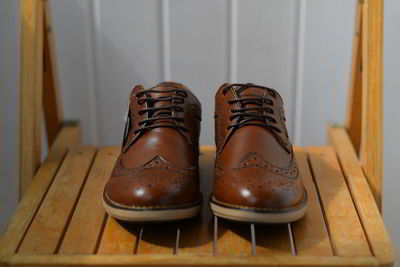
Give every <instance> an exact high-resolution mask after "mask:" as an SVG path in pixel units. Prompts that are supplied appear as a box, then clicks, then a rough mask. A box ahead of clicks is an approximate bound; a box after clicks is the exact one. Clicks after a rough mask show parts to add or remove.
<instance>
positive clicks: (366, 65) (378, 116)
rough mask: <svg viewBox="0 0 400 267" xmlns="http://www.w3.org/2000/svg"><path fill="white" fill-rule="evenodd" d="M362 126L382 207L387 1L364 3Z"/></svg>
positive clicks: (365, 162) (363, 149) (363, 150)
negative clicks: (384, 57) (384, 38)
mask: <svg viewBox="0 0 400 267" xmlns="http://www.w3.org/2000/svg"><path fill="white" fill-rule="evenodd" d="M362 9H363V11H362V47H363V49H362V68H363V71H362V123H361V143H360V153H359V158H360V161H361V165H362V167H363V170H364V172H365V175H366V177H367V179H368V182H369V185H370V187H371V190H372V193H373V195H374V198H375V201H376V203H377V205H378V207H379V208H380V209H381V210H382V197H383V0H366V1H364V3H363V4H362Z"/></svg>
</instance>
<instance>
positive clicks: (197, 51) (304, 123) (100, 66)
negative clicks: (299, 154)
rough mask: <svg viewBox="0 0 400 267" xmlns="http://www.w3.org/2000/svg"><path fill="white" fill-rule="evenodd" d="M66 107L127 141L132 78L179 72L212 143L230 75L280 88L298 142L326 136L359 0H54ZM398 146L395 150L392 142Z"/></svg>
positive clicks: (7, 18) (149, 81)
mask: <svg viewBox="0 0 400 267" xmlns="http://www.w3.org/2000/svg"><path fill="white" fill-rule="evenodd" d="M52 4H53V5H52V10H53V20H54V27H55V34H56V44H57V55H58V59H59V62H58V63H59V70H60V81H61V89H62V92H61V94H62V98H63V102H64V112H65V116H66V118H68V119H80V120H81V122H82V125H83V133H84V143H90V144H100V145H109V144H119V143H120V139H121V136H122V131H123V121H122V114H123V112H124V109H125V105H126V98H127V96H128V94H129V92H130V90H131V88H132V86H133V85H134V84H138V83H141V84H143V85H145V86H152V85H154V84H156V83H157V82H159V81H161V80H175V81H180V82H183V83H185V84H187V85H188V86H190V87H191V88H193V90H194V91H195V93H196V95H197V96H198V97H199V98H200V100H201V102H202V104H203V122H202V135H201V143H202V144H212V143H213V136H214V135H213V120H212V118H213V116H212V114H213V110H214V102H213V94H214V92H215V90H216V87H217V86H218V85H220V84H221V83H223V82H224V81H241V82H247V81H252V82H255V83H260V84H264V85H268V86H271V87H274V88H276V89H278V90H279V91H280V92H281V94H282V95H283V97H284V99H285V105H286V113H287V117H288V128H289V132H290V135H291V138H292V140H294V143H295V144H296V145H311V144H315V145H322V144H324V143H325V134H324V131H325V128H326V125H327V123H328V122H330V121H336V122H342V121H343V118H344V114H345V111H346V101H347V100H346V98H347V84H348V77H349V70H350V60H351V37H352V29H353V27H352V25H353V20H354V12H355V11H354V8H355V1H348V0H335V1H332V0H287V1H278V0H268V1H266V0H251V1H238V0H218V1H214V0H204V1H194V0H135V1H128V0H124V1H122V0H121V1H117V2H116V1H112V2H111V1H106V0H87V1H79V0H70V1H61V0H53V1H52ZM0 10H3V14H2V15H3V16H2V21H1V24H0V32H1V33H2V34H3V35H2V37H1V39H0V46H1V50H0V55H1V58H4V60H2V61H1V62H2V64H1V65H0V66H1V70H2V71H1V72H0V75H1V77H0V81H1V88H2V89H1V101H2V102H1V114H0V120H1V125H2V126H1V139H2V142H1V144H2V146H1V150H0V157H1V163H0V164H1V167H0V174H1V181H0V191H1V194H0V201H1V203H0V205H1V206H0V207H1V212H0V229H4V228H5V225H6V222H7V220H8V218H9V215H10V214H11V213H12V211H13V209H14V208H15V206H16V203H17V192H18V190H17V189H18V184H17V177H18V173H17V171H16V170H17V168H16V167H17V162H18V161H17V159H18V153H17V152H18V150H17V148H18V134H17V132H18V100H19V98H18V88H19V85H18V83H19V81H18V79H19V29H18V25H19V18H18V14H19V11H18V1H12V0H0ZM399 28H400V2H399V1H397V0H386V1H385V80H384V83H385V154H384V155H385V195H384V201H385V210H384V217H385V221H386V224H387V226H388V229H389V231H390V232H391V233H392V237H393V239H394V240H396V241H397V244H398V245H397V247H400V228H399V226H398V225H399V222H400V221H399V215H398V212H397V210H398V209H396V207H395V206H396V204H397V203H398V202H399V201H400V198H399V196H398V194H397V193H396V190H397V188H399V187H400V182H399V179H398V175H397V174H396V167H395V166H396V163H397V162H395V161H396V155H395V153H396V152H397V151H398V149H399V142H398V141H397V138H396V137H397V136H399V135H400V124H399V121H398V119H397V117H396V115H395V114H396V110H395V108H396V107H397V105H396V104H397V102H396V101H398V99H400V93H399V90H397V86H396V85H397V84H400V78H399V77H400V76H399V75H397V70H398V66H399V62H400V56H399V54H398V52H397V51H396V50H397V49H396V48H397V47H399V46H400V37H399ZM396 148H397V149H396Z"/></svg>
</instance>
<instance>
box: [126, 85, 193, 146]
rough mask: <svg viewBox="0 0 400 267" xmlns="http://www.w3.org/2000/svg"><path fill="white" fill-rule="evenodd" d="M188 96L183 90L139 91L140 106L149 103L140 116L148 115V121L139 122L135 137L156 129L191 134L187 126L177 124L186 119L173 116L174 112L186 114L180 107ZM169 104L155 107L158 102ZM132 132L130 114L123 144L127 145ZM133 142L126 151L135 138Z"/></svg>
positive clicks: (138, 100) (138, 101) (140, 112)
mask: <svg viewBox="0 0 400 267" xmlns="http://www.w3.org/2000/svg"><path fill="white" fill-rule="evenodd" d="M150 93H172V94H171V95H169V96H159V97H153V96H151V95H150ZM187 96H188V94H187V92H186V91H184V90H181V89H171V90H157V89H147V90H142V91H139V92H138V93H137V94H136V98H137V103H138V105H143V104H144V103H147V108H143V109H141V110H140V111H139V112H138V114H139V115H143V114H145V113H147V114H148V116H147V119H144V120H141V121H139V126H140V127H139V128H138V129H136V130H135V131H134V132H133V134H134V135H135V136H140V135H142V134H143V133H144V132H145V131H148V130H151V129H155V128H173V129H179V130H182V131H184V132H189V129H188V128H187V127H185V126H182V125H179V124H177V123H176V122H184V121H185V119H184V118H182V117H177V116H173V111H175V112H184V109H183V107H181V106H179V105H181V104H184V103H185V98H186V97H187ZM161 101H163V102H169V103H170V104H164V105H160V106H158V107H155V106H154V105H155V104H156V103H157V102H161ZM130 130H131V125H130V114H129V113H128V120H127V123H126V124H125V130H124V138H123V144H125V143H126V141H127V139H128V134H129V131H130ZM132 139H133V140H131V142H130V143H129V145H128V146H127V148H126V149H125V151H126V150H127V149H128V148H129V147H130V146H131V145H132V143H133V142H134V139H135V138H132Z"/></svg>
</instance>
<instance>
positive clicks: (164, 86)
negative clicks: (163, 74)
mask: <svg viewBox="0 0 400 267" xmlns="http://www.w3.org/2000/svg"><path fill="white" fill-rule="evenodd" d="M183 88H184V89H186V87H185V86H184V85H182V84H179V83H175V82H162V83H159V84H157V85H156V86H155V87H153V88H151V89H154V90H157V91H165V92H159V93H158V92H157V93H156V92H154V93H149V95H150V96H151V97H152V98H153V99H155V100H157V101H155V102H153V103H152V104H150V106H149V108H151V107H153V108H157V107H162V106H170V105H172V104H173V103H172V101H171V100H166V101H162V100H161V101H160V99H162V98H170V97H173V96H175V95H176V93H175V92H170V90H174V89H183ZM163 116H165V117H171V116H172V110H167V109H162V110H157V111H155V112H154V113H153V114H152V116H151V117H153V118H154V117H163ZM157 124H163V125H165V124H171V125H174V124H175V122H174V121H173V120H170V119H166V120H163V119H160V120H157V121H155V122H153V125H157Z"/></svg>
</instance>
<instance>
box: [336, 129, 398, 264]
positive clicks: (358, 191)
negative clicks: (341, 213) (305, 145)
mask: <svg viewBox="0 0 400 267" xmlns="http://www.w3.org/2000/svg"><path fill="white" fill-rule="evenodd" d="M329 136H330V142H331V143H332V145H333V147H334V148H335V150H336V153H337V156H338V159H339V161H340V164H341V166H342V170H343V174H344V177H345V178H346V181H347V184H348V186H349V189H350V192H351V195H352V197H353V201H354V204H355V206H356V208H357V211H358V216H359V217H360V219H361V223H362V225H363V227H364V230H365V234H366V235H367V238H368V242H369V245H370V247H371V249H372V252H373V254H374V255H375V256H377V257H378V258H380V259H381V261H382V262H384V263H388V264H393V261H394V251H393V247H392V243H391V240H390V237H389V235H388V233H387V231H386V228H385V226H384V223H383V219H382V217H381V216H380V213H379V209H378V207H377V205H376V203H375V201H374V198H373V195H372V193H371V190H370V188H369V186H368V183H367V180H366V178H365V175H364V173H363V171H362V168H361V164H360V162H359V161H358V160H357V155H356V152H355V151H354V149H353V147H352V146H351V140H350V139H349V136H348V135H347V133H346V130H345V129H344V128H330V129H329Z"/></svg>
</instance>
